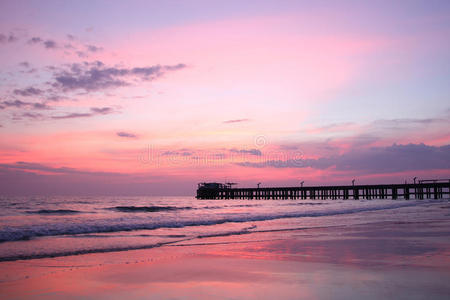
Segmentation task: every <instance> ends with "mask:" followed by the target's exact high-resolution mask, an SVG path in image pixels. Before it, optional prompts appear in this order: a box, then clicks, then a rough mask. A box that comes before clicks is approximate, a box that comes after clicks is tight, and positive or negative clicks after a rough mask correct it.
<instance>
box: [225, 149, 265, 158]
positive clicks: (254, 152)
mask: <svg viewBox="0 0 450 300" xmlns="http://www.w3.org/2000/svg"><path fill="white" fill-rule="evenodd" d="M230 152H232V153H239V154H250V155H256V156H261V155H262V153H261V151H260V150H258V149H240V150H238V149H230Z"/></svg>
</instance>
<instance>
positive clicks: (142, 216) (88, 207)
mask: <svg viewBox="0 0 450 300" xmlns="http://www.w3.org/2000/svg"><path fill="white" fill-rule="evenodd" d="M448 203H449V200H448V199H441V200H380V199H377V200H197V199H195V198H194V197H191V196H189V197H110V196H108V197H67V196H52V197H40V196H39V197H0V261H15V260H28V259H37V258H46V257H62V256H69V255H79V254H86V253H105V252H114V251H126V250H133V249H149V248H154V247H164V246H165V245H170V244H176V243H180V242H185V241H195V242H196V243H201V242H202V239H204V238H207V237H229V236H234V235H247V236H248V237H249V238H251V236H252V233H257V232H259V233H261V232H280V234H282V233H283V232H288V231H292V230H302V229H310V228H328V227H339V226H345V227H351V226H354V225H360V224H371V223H380V222H392V221H394V222H395V221H398V222H414V220H415V219H416V217H417V216H418V215H419V214H420V215H421V220H424V219H425V220H426V219H429V220H433V221H436V220H437V219H439V218H443V215H442V212H443V210H442V207H446V206H448ZM424 214H425V216H424ZM444 217H448V214H447V215H445V216H444Z"/></svg>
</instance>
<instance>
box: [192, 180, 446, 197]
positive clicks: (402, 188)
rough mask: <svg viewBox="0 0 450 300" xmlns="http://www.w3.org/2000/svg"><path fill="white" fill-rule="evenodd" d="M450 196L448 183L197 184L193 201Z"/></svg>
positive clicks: (432, 181)
mask: <svg viewBox="0 0 450 300" xmlns="http://www.w3.org/2000/svg"><path fill="white" fill-rule="evenodd" d="M449 196H450V180H447V179H445V180H422V181H419V183H405V184H375V185H342V186H305V187H303V186H293V187H259V186H258V187H255V188H233V187H232V185H231V184H221V183H199V185H198V189H197V199H258V200H259V199H261V200H262V199H267V200H269V199H270V200H274V199H313V200H314V199H333V200H337V199H343V200H348V199H354V200H359V199H368V200H369V199H394V200H395V199H406V200H409V199H442V198H446V197H447V198H448V197H449Z"/></svg>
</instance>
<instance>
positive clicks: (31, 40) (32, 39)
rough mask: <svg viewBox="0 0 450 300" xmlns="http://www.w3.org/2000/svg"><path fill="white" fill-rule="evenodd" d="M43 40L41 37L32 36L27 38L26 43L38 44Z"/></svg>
mask: <svg viewBox="0 0 450 300" xmlns="http://www.w3.org/2000/svg"><path fill="white" fill-rule="evenodd" d="M43 41H44V40H43V39H41V38H40V37H32V38H31V39H29V40H28V44H30V45H33V44H39V43H42V42H43Z"/></svg>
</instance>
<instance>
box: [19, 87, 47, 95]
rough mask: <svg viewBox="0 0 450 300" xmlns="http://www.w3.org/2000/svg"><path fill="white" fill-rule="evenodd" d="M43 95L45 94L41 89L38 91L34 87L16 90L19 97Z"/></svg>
mask: <svg viewBox="0 0 450 300" xmlns="http://www.w3.org/2000/svg"><path fill="white" fill-rule="evenodd" d="M42 93H43V91H42V90H41V89H37V88H34V87H28V88H25V89H15V90H14V94H16V95H19V96H24V97H28V96H39V95H41V94H42Z"/></svg>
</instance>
